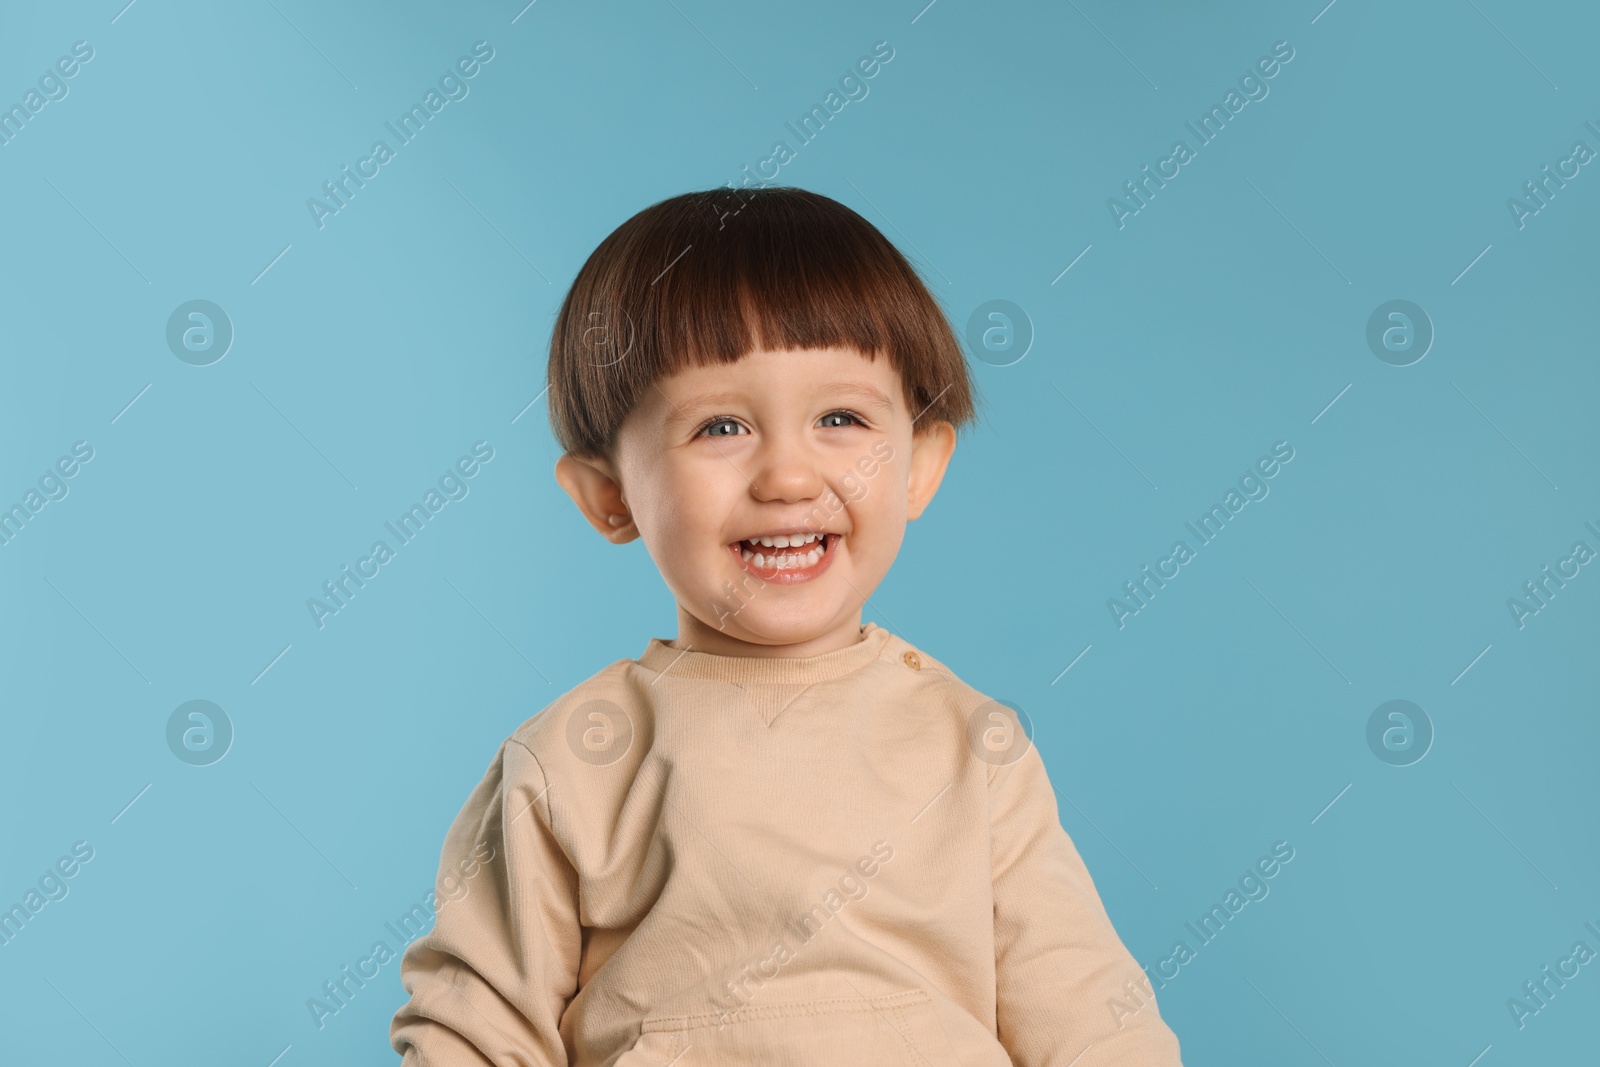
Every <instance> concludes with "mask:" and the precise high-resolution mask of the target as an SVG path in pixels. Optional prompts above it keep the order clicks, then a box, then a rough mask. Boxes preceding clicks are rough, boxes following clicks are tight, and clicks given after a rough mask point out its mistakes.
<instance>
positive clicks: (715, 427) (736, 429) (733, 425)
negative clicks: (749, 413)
mask: <svg viewBox="0 0 1600 1067" xmlns="http://www.w3.org/2000/svg"><path fill="white" fill-rule="evenodd" d="M743 431H744V427H743V426H740V425H739V424H738V423H737V422H735V421H734V420H733V419H726V418H718V419H712V420H711V421H710V422H708V423H706V424H705V425H704V426H702V427H700V434H701V436H703V437H735V436H737V435H738V434H740V433H742V432H743Z"/></svg>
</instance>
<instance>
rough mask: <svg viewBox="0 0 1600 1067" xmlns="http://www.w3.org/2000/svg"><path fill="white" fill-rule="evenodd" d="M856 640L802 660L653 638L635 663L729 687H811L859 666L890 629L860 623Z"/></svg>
mask: <svg viewBox="0 0 1600 1067" xmlns="http://www.w3.org/2000/svg"><path fill="white" fill-rule="evenodd" d="M861 634H862V637H861V640H859V641H857V642H856V643H855V644H853V645H847V646H846V647H844V648H839V649H834V650H833V651H832V652H824V653H822V654H821V655H816V656H806V657H804V658H800V659H796V658H785V657H779V656H720V655H715V654H713V653H710V652H696V651H694V650H693V649H690V650H688V651H684V650H683V649H680V648H674V647H672V646H671V645H669V644H667V643H666V642H665V641H663V640H662V639H661V638H659V637H652V638H651V639H650V644H649V645H648V646H647V647H646V648H645V650H644V654H643V655H641V656H640V657H639V665H640V666H641V667H644V668H645V669H646V670H650V671H655V672H656V673H658V674H661V675H664V676H668V677H672V678H703V679H710V680H712V681H718V682H729V683H731V684H733V685H740V686H743V685H759V684H768V685H815V684H817V683H818V682H827V681H832V680H833V679H835V678H842V677H844V676H845V675H847V674H849V673H851V672H852V671H857V670H860V669H861V668H862V667H865V666H866V665H867V664H869V663H871V662H872V661H873V660H875V659H877V658H878V657H879V656H880V655H881V654H882V653H883V649H884V646H885V645H886V644H887V643H888V640H889V631H888V630H885V629H883V628H882V627H880V626H879V625H877V624H876V623H871V622H869V623H866V624H865V625H863V626H862V627H861Z"/></svg>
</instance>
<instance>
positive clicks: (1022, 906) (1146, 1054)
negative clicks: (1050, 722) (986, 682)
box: [989, 745, 1180, 1067]
mask: <svg viewBox="0 0 1600 1067" xmlns="http://www.w3.org/2000/svg"><path fill="white" fill-rule="evenodd" d="M989 794H990V797H989V800H990V818H991V820H992V826H991V843H992V848H993V861H994V933H995V993H996V1012H997V1021H998V1024H999V1037H1000V1043H1001V1044H1002V1045H1004V1046H1005V1049H1006V1052H1007V1053H1008V1054H1009V1055H1010V1057H1011V1059H1012V1061H1013V1062H1014V1063H1015V1064H1016V1067H1067V1065H1068V1064H1072V1065H1073V1067H1178V1065H1179V1062H1180V1061H1179V1058H1178V1040H1177V1037H1176V1036H1175V1035H1174V1034H1173V1033H1172V1031H1171V1030H1170V1029H1168V1028H1167V1025H1166V1023H1164V1022H1163V1021H1162V1020H1161V1017H1160V1015H1159V1014H1158V1013H1157V1010H1156V1005H1155V999H1154V994H1153V992H1152V991H1151V989H1150V985H1149V983H1148V980H1147V979H1146V978H1145V975H1144V973H1143V971H1142V970H1141V969H1140V968H1139V965H1138V964H1137V963H1136V962H1135V961H1134V959H1133V957H1132V955H1131V954H1130V953H1129V952H1128V950H1127V949H1126V948H1125V947H1124V946H1123V944H1122V941H1121V939H1120V938H1118V937H1117V933H1116V930H1114V929H1113V928H1112V925H1111V920H1110V917H1109V916H1107V914H1106V910H1105V907H1104V905H1103V904H1102V903H1101V901H1100V895H1099V894H1098V893H1097V892H1096V891H1095V888H1094V883H1093V881H1092V880H1091V879H1090V877H1089V871H1088V868H1086V867H1085V866H1084V863H1083V860H1082V859H1081V858H1080V857H1079V855H1078V851H1077V849H1076V848H1075V847H1074V846H1073V844H1072V841H1071V839H1070V838H1068V836H1067V832H1066V831H1065V830H1064V829H1063V828H1062V826H1061V822H1060V818H1059V815H1058V812H1057V808H1056V798H1055V793H1054V790H1053V789H1052V788H1051V786H1050V780H1049V777H1048V776H1047V774H1046V772H1045V766H1044V761H1043V759H1041V757H1040V756H1039V752H1038V750H1037V749H1036V748H1034V747H1033V746H1032V745H1029V746H1028V748H1027V750H1026V752H1025V753H1024V754H1023V756H1022V758H1021V759H1019V760H1017V761H1016V762H1015V763H1013V764H1010V765H1008V766H1003V767H999V768H997V769H996V770H995V771H993V772H992V776H991V779H990V783H989ZM1113 1001H1116V1002H1118V1003H1119V1004H1121V1005H1123V1006H1127V1005H1130V1004H1132V1005H1136V1006H1138V1007H1139V1010H1137V1011H1134V1012H1132V1013H1131V1014H1130V1013H1129V1012H1127V1011H1126V1010H1119V1009H1117V1008H1114V1007H1113V1003H1112V1002H1113Z"/></svg>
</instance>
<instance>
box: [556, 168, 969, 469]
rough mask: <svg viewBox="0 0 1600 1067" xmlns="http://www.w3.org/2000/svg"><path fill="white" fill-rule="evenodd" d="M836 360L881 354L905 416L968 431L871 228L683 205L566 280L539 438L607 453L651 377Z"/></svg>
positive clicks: (771, 205)
mask: <svg viewBox="0 0 1600 1067" xmlns="http://www.w3.org/2000/svg"><path fill="white" fill-rule="evenodd" d="M835 346H837V347H850V348H856V349H858V350H859V351H861V352H862V354H864V355H866V356H867V357H868V358H871V359H876V358H877V355H878V354H879V353H880V352H881V353H883V354H884V355H886V356H887V357H888V359H889V364H890V366H891V367H893V368H894V369H895V370H896V371H898V372H899V375H900V382H901V385H902V388H903V391H904V394H905V400H906V404H907V406H908V407H910V409H911V411H912V415H913V418H917V419H920V418H922V417H923V416H926V417H928V418H929V419H930V420H939V419H942V420H947V421H949V422H951V423H953V424H954V425H956V426H957V427H960V426H962V425H964V424H966V423H968V422H970V421H972V419H973V418H974V416H975V411H974V388H973V384H972V382H971V380H970V379H969V377H968V374H967V364H966V359H965V357H964V355H963V353H962V351H961V345H960V342H959V341H957V339H956V336H955V333H954V332H953V331H952V330H951V328H950V324H949V322H948V321H946V319H945V316H944V313H943V311H942V310H941V308H940V306H939V303H938V301H937V300H936V299H935V298H934V296H933V294H932V293H930V292H929V291H928V288H927V286H926V285H924V284H923V282H922V279H921V278H920V277H919V276H918V275H917V273H916V271H915V270H914V269H913V268H912V266H911V264H910V263H909V262H907V260H906V258H905V256H903V255H901V253H900V251H899V250H898V249H896V248H895V246H894V245H892V244H890V243H889V241H888V239H887V238H885V237H884V236H883V234H881V233H879V232H878V230H877V229H876V228H875V227H874V226H873V225H872V224H871V223H870V222H868V221H867V220H866V219H864V218H862V217H861V216H860V215H858V214H857V213H856V212H854V211H852V210H851V209H850V208H848V207H846V206H845V205H843V204H841V203H839V202H838V201H836V200H830V199H829V198H828V197H825V196H820V195H818V194H817V193H812V192H808V191H806V190H804V189H795V188H790V187H785V186H765V187H760V188H756V189H746V190H737V189H732V188H727V187H725V188H721V189H712V190H707V191H705V192H695V193H685V194H683V195H681V196H675V197H672V198H670V199H667V200H663V201H661V202H659V203H657V204H653V205H651V206H650V207H647V208H645V209H644V210H643V211H641V212H639V213H638V214H637V215H634V216H633V217H632V218H630V219H628V220H627V221H626V222H624V223H623V224H622V225H621V226H618V227H617V228H616V229H615V230H613V231H612V232H611V234H610V235H609V236H608V237H606V239H605V240H604V241H601V242H600V246H599V247H598V248H596V249H595V250H594V252H593V253H591V254H590V256H589V258H588V260H587V261H586V262H585V263H584V264H583V267H582V268H581V269H580V270H579V271H578V276H577V277H576V278H575V279H574V280H573V282H572V288H571V289H569V290H568V291H567V295H566V298H565V299H564V300H563V301H562V303H561V310H560V312H559V313H558V314H557V316H556V323H555V330H554V332H553V333H552V335H551V338H550V365H549V370H548V379H547V380H548V385H549V391H550V398H549V404H550V422H551V426H552V427H553V429H554V430H555V435H556V439H557V440H558V441H559V442H560V444H561V446H562V448H564V449H565V450H566V451H568V452H571V453H574V454H576V455H582V456H602V455H608V454H609V453H610V451H611V448H612V445H613V444H614V443H615V441H616V435H617V431H618V428H619V427H620V426H621V425H622V421H623V419H624V418H626V417H627V415H628V413H629V412H630V411H632V410H633V408H634V406H635V405H636V404H637V403H638V402H639V401H640V399H641V398H642V397H643V395H644V393H645V390H647V389H649V388H650V386H651V385H652V384H653V383H654V382H656V381H657V380H658V379H659V378H662V377H666V376H668V375H671V374H673V373H675V372H677V371H679V370H682V369H684V368H686V367H689V366H692V365H712V364H715V363H733V362H735V361H737V360H739V359H741V358H743V357H744V356H746V355H748V354H750V353H751V352H753V351H756V350H757V349H758V348H763V349H770V350H786V349H798V348H826V347H835Z"/></svg>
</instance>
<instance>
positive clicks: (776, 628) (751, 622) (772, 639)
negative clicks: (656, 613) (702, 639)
mask: <svg viewBox="0 0 1600 1067" xmlns="http://www.w3.org/2000/svg"><path fill="white" fill-rule="evenodd" d="M747 616H748V617H747ZM701 622H702V623H704V624H705V625H706V626H708V627H709V628H711V629H713V630H718V627H717V625H716V624H715V623H714V622H709V621H707V620H704V619H702V620H701ZM838 625H839V622H838V618H837V616H835V615H834V614H833V613H831V612H821V611H817V612H803V611H796V612H782V613H778V612H765V613H761V614H757V613H756V608H755V606H754V605H751V606H749V607H746V608H745V609H744V611H742V612H740V613H739V615H738V617H736V618H730V619H725V620H723V623H722V626H721V628H720V630H719V632H720V633H721V634H722V635H723V636H724V637H731V638H733V639H734V640H735V641H744V642H746V643H748V644H752V645H768V646H773V647H781V646H784V645H800V644H805V643H806V642H808V641H815V640H816V639H818V638H820V637H824V636H826V635H827V634H829V633H831V632H832V631H833V630H835V629H837V627H838Z"/></svg>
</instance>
